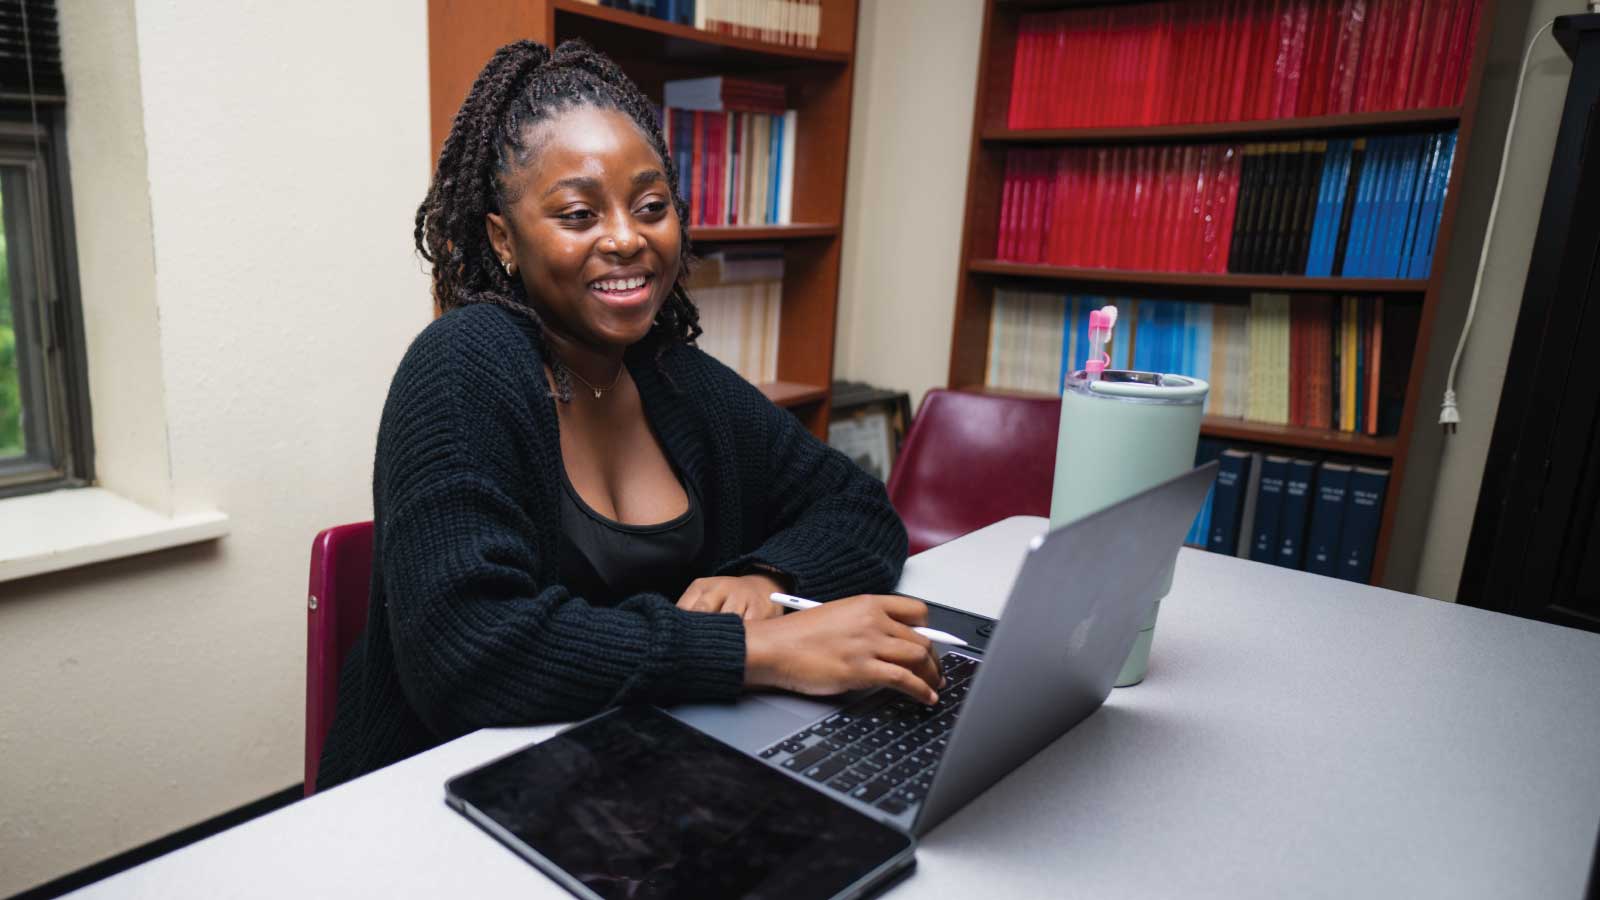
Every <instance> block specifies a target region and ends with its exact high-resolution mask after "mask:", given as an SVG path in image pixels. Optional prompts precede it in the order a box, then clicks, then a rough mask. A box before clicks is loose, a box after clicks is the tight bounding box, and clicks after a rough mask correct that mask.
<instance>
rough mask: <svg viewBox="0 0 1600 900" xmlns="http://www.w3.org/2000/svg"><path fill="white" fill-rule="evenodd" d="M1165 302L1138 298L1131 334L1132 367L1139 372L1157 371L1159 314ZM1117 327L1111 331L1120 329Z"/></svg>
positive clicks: (1161, 336)
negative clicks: (1133, 327)
mask: <svg viewBox="0 0 1600 900" xmlns="http://www.w3.org/2000/svg"><path fill="white" fill-rule="evenodd" d="M1165 306H1166V304H1165V303H1164V302H1163V301H1161V300H1140V301H1139V314H1138V319H1139V322H1138V325H1137V326H1136V330H1135V331H1134V335H1133V368H1134V369H1135V370H1137V371H1140V372H1159V371H1161V368H1160V363H1159V361H1158V360H1157V355H1158V353H1159V350H1158V345H1159V344H1160V343H1161V341H1162V339H1163V335H1162V334H1161V314H1162V312H1163V311H1164V309H1165ZM1120 330H1121V328H1120V327H1119V328H1118V329H1116V330H1115V331H1113V332H1112V334H1113V335H1115V334H1116V331H1120Z"/></svg>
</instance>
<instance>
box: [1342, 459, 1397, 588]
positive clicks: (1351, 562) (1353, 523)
mask: <svg viewBox="0 0 1600 900" xmlns="http://www.w3.org/2000/svg"><path fill="white" fill-rule="evenodd" d="M1388 484H1389V470H1387V469H1369V468H1366V467H1365V466H1357V467H1356V468H1355V471H1353V472H1351V473H1350V486H1349V488H1348V489H1347V490H1346V491H1345V511H1344V523H1343V526H1342V527H1341V528H1340V531H1339V566H1338V571H1337V572H1336V573H1335V574H1337V575H1338V577H1340V578H1343V579H1345V580H1347V581H1360V582H1362V583H1365V582H1366V581H1367V580H1368V579H1370V578H1371V577H1372V551H1373V549H1374V548H1375V547H1376V546H1377V544H1378V525H1379V522H1380V521H1381V520H1382V518H1383V490H1384V488H1385V487H1386V486H1388Z"/></svg>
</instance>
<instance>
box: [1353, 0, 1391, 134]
mask: <svg viewBox="0 0 1600 900" xmlns="http://www.w3.org/2000/svg"><path fill="white" fill-rule="evenodd" d="M1394 2H1395V0H1367V23H1366V27H1365V29H1364V30H1365V37H1364V38H1363V41H1364V45H1363V46H1362V48H1361V59H1360V60H1359V62H1358V66H1357V69H1356V90H1355V99H1354V101H1353V103H1352V107H1351V111H1352V112H1367V111H1368V110H1369V109H1371V106H1372V97H1373V95H1374V94H1375V93H1376V88H1375V84H1376V82H1377V80H1378V79H1379V78H1380V77H1381V76H1382V75H1383V63H1382V60H1383V54H1384V42H1385V39H1386V38H1387V37H1388V35H1387V34H1386V33H1385V31H1384V24H1385V21H1386V19H1385V10H1387V9H1388V8H1389V7H1390V6H1392V5H1393V4H1394Z"/></svg>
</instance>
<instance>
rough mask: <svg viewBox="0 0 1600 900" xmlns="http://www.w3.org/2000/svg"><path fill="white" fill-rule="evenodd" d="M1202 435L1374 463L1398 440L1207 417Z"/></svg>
mask: <svg viewBox="0 0 1600 900" xmlns="http://www.w3.org/2000/svg"><path fill="white" fill-rule="evenodd" d="M956 390H958V391H968V392H971V393H974V394H998V395H1001V396H1008V397H1054V396H1055V395H1053V394H1042V393H1039V392H1038V391H1021V390H1012V389H1010V388H993V387H989V386H987V385H984V384H981V383H979V384H965V385H957V387H956ZM1200 433H1201V434H1202V435H1204V436H1205V437H1214V438H1221V439H1223V440H1229V441H1245V442H1249V443H1252V444H1274V445H1277V446H1281V447H1295V448H1297V449H1301V450H1318V451H1322V452H1325V453H1335V454H1339V455H1340V456H1366V457H1371V458H1372V460H1374V461H1377V460H1387V459H1391V458H1393V457H1394V449H1395V439H1394V438H1392V437H1371V436H1369V435H1365V434H1351V433H1349V432H1344V431H1331V430H1329V429H1326V428H1305V427H1302V426H1298V425H1273V424H1271V423H1268V422H1249V421H1246V420H1244V419H1231V418H1226V417H1223V416H1206V417H1205V418H1204V419H1202V420H1201V422H1200Z"/></svg>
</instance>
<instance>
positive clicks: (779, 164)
mask: <svg viewBox="0 0 1600 900" xmlns="http://www.w3.org/2000/svg"><path fill="white" fill-rule="evenodd" d="M784 121H785V119H784V117H783V116H779V115H774V116H773V117H772V142H771V143H772V164H771V165H770V166H769V167H768V168H770V169H771V171H770V172H768V173H767V216H766V223H767V224H768V225H772V224H774V223H776V222H777V221H778V190H779V187H780V184H779V183H780V182H782V181H783V125H784Z"/></svg>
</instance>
